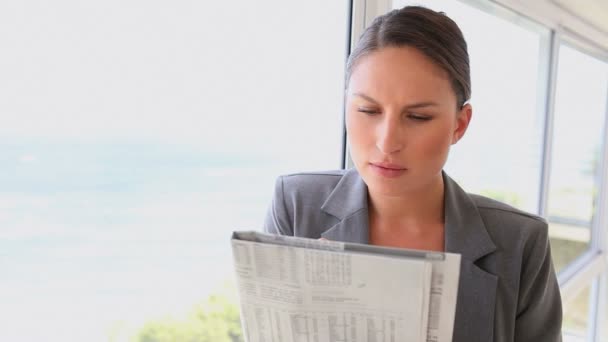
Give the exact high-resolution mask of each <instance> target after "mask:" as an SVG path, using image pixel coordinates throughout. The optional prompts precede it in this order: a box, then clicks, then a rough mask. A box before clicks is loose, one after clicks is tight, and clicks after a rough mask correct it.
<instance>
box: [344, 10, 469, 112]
mask: <svg viewBox="0 0 608 342" xmlns="http://www.w3.org/2000/svg"><path fill="white" fill-rule="evenodd" d="M400 46H411V47H413V48H416V49H418V50H419V51H420V52H422V53H423V54H425V55H426V56H427V57H429V58H430V59H431V60H432V61H433V62H435V63H436V64H437V65H438V66H439V67H441V68H442V69H443V70H445V71H446V72H447V73H448V75H449V77H450V79H451V81H452V88H453V89H454V93H455V94H456V100H457V102H458V107H459V108H460V107H462V106H463V105H464V103H465V102H466V101H468V100H469V99H470V98H471V75H470V73H471V72H470V68H469V53H468V52H467V43H466V41H465V40H464V37H463V35H462V32H461V31H460V28H458V25H456V23H455V22H454V21H453V20H452V19H450V18H449V17H448V16H447V15H445V13H443V12H435V11H433V10H431V9H428V8H425V7H420V6H406V7H404V8H402V9H398V10H393V11H390V12H388V13H386V14H384V15H382V16H379V17H377V18H376V19H374V21H373V22H372V24H371V25H370V26H369V27H368V28H367V29H366V30H365V31H364V32H363V34H362V35H361V38H360V39H359V42H358V43H357V46H356V47H355V49H354V50H353V51H352V53H351V54H350V56H349V57H348V62H347V64H346V86H347V87H348V82H349V81H350V76H351V73H352V71H353V68H354V67H355V66H356V64H357V62H358V61H359V60H361V58H363V57H365V56H367V55H369V54H370V53H372V52H374V51H377V50H379V49H381V48H383V47H400Z"/></svg>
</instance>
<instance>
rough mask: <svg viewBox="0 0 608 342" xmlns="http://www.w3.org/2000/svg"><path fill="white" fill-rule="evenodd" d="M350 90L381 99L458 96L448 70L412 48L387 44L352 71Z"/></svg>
mask: <svg viewBox="0 0 608 342" xmlns="http://www.w3.org/2000/svg"><path fill="white" fill-rule="evenodd" d="M348 89H349V93H351V94H352V93H364V94H367V95H368V96H371V97H374V98H378V100H381V98H382V97H387V98H391V97H393V96H398V97H403V96H413V97H431V98H438V97H439V98H440V97H444V96H448V97H450V98H451V97H453V96H455V94H453V90H452V88H451V82H450V79H449V76H448V74H447V72H446V71H444V70H443V69H442V68H441V67H439V66H438V65H436V64H435V63H434V62H433V61H432V60H431V59H430V58H428V57H427V56H426V55H424V54H423V53H422V52H420V51H418V50H417V49H415V48H412V47H386V48H382V49H380V50H378V51H374V52H373V53H370V54H369V55H367V56H365V57H363V58H362V59H361V60H360V61H359V63H357V65H356V66H355V67H354V69H353V71H352V74H351V77H350V80H349V85H348Z"/></svg>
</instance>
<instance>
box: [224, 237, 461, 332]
mask: <svg viewBox="0 0 608 342" xmlns="http://www.w3.org/2000/svg"><path fill="white" fill-rule="evenodd" d="M232 250H233V255H234V267H235V270H236V278H237V285H238V289H239V295H240V304H241V321H242V325H243V334H244V336H245V341H247V342H275V341H276V342H401V341H421V342H424V341H426V342H450V341H452V331H453V328H454V315H455V311H456V296H457V291H458V279H459V275H460V255H459V254H452V253H438V252H425V251H415V250H407V249H399V248H388V247H378V246H371V245H363V244H355V243H345V242H334V241H324V240H314V239H306V238H298V237H289V236H278V235H269V234H264V233H258V232H234V234H233V236H232Z"/></svg>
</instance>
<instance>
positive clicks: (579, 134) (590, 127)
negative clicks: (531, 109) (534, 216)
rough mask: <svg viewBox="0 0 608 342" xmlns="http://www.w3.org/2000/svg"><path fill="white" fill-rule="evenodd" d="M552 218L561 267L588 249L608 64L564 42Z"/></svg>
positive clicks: (552, 178)
mask: <svg viewBox="0 0 608 342" xmlns="http://www.w3.org/2000/svg"><path fill="white" fill-rule="evenodd" d="M558 58H559V63H558V68H557V84H556V94H555V110H554V120H553V146H552V151H553V152H552V156H551V168H550V170H551V171H550V177H549V196H548V211H547V213H548V219H549V223H550V235H551V245H552V248H553V250H554V254H555V255H556V258H555V264H556V268H557V269H558V270H561V269H563V268H564V267H565V266H566V265H568V264H569V263H570V262H572V261H573V260H574V259H576V257H578V256H579V255H581V253H583V252H584V251H585V250H587V249H588V248H589V244H590V240H591V232H592V225H593V221H594V218H595V216H596V215H595V212H596V209H597V208H596V204H595V203H596V202H597V198H598V197H597V195H598V191H599V188H598V186H599V180H600V177H601V175H600V167H599V166H600V165H601V156H602V151H603V150H602V144H603V136H604V120H605V115H606V103H607V101H608V98H607V94H608V64H606V63H605V62H603V61H600V60H598V59H596V58H593V57H591V56H589V55H587V54H584V53H582V52H579V51H577V50H576V49H573V48H572V47H570V46H568V45H560V48H559V57H558Z"/></svg>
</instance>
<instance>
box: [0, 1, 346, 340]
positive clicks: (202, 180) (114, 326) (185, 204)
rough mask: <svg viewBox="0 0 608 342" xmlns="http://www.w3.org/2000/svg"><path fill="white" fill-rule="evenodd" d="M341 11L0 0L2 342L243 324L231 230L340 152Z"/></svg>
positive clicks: (333, 4) (220, 333)
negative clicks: (287, 181)
mask: <svg viewBox="0 0 608 342" xmlns="http://www.w3.org/2000/svg"><path fill="white" fill-rule="evenodd" d="M296 5H297V6H296ZM347 14H348V7H347V1H330V2H328V1H322V0H314V1H306V2H298V3H297V4H295V3H293V5H290V6H286V3H285V2H283V1H279V0H269V1H263V2H255V1H239V2H238V4H237V3H235V2H234V1H230V2H223V1H212V2H208V1H175V2H155V1H152V2H150V1H143V0H127V1H117V0H110V1H103V2H82V1H76V0H60V1H54V2H53V4H52V6H51V5H48V4H46V3H44V2H38V1H19V2H15V1H8V2H6V1H5V2H1V3H0V46H2V47H3V49H2V53H1V54H0V74H1V75H2V77H0V93H1V94H2V96H0V112H1V113H3V115H4V116H5V117H6V118H7V120H3V122H2V125H0V137H2V138H1V139H2V141H1V142H2V151H3V153H2V154H1V156H0V168H1V169H2V170H3V171H2V173H1V176H0V187H1V188H2V189H3V191H2V192H1V193H0V227H2V229H0V274H1V276H0V279H1V280H0V322H2V323H1V324H0V325H1V326H2V328H1V329H0V341H49V340H53V341H108V340H110V341H131V340H132V338H133V339H134V340H137V341H140V340H144V337H146V338H148V339H149V340H158V339H157V337H158V336H157V335H154V334H169V333H171V334H174V335H168V336H170V337H167V338H168V339H172V340H175V341H187V340H194V339H193V338H191V337H192V335H191V334H194V333H200V334H215V335H209V336H211V337H209V338H210V339H208V340H213V341H221V340H222V338H224V337H226V336H227V335H228V334H232V333H235V331H237V330H238V311H235V310H234V309H235V307H234V291H233V290H231V289H230V287H229V286H227V287H226V289H223V287H224V285H223V284H224V283H225V282H226V281H227V279H230V278H231V274H232V267H231V257H230V245H229V238H230V232H231V231H232V230H235V229H256V228H259V227H261V225H262V222H263V219H264V215H265V210H266V207H267V205H268V204H269V200H270V196H271V193H272V189H273V186H274V179H275V177H276V176H277V175H278V174H279V173H285V172H293V171H299V170H315V169H330V168H338V167H339V166H340V164H341V137H342V131H341V129H342V128H341V115H342V93H343V77H344V75H343V69H344V58H345V53H346V51H345V47H346V38H347V32H346V30H347ZM216 291H219V293H220V295H219V296H215V297H212V298H209V296H210V294H211V293H216ZM201 303H202V304H201ZM230 303H232V304H230ZM196 304H200V305H202V306H199V307H196V306H195V305H196ZM230 305H232V306H230ZM210 310H211V311H210ZM214 310H215V311H214ZM192 312H194V313H199V314H200V313H205V312H207V313H209V312H212V313H213V314H207V315H206V316H205V315H202V314H201V315H199V316H196V315H190V313H192ZM164 317H173V318H171V319H166V320H165V319H164ZM205 317H206V318H205ZM218 317H219V318H218ZM214 319H219V320H226V321H227V322H228V325H226V324H215V323H214V322H215V321H213V320H214ZM32 322H35V325H36V327H35V328H32ZM235 322H236V323H235ZM235 324H236V328H235ZM220 327H224V328H222V329H224V330H221V329H220ZM235 329H236V330H235ZM189 334H190V335H189ZM205 336H206V335H205ZM138 337H139V338H138Z"/></svg>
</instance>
